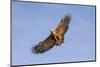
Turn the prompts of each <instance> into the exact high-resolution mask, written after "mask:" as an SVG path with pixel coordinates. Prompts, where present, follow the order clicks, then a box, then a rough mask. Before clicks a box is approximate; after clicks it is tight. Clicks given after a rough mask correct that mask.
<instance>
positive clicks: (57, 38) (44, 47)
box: [32, 15, 71, 54]
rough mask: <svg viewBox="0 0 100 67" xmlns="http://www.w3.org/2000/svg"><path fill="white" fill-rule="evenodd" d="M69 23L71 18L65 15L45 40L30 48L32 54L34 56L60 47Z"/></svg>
mask: <svg viewBox="0 0 100 67" xmlns="http://www.w3.org/2000/svg"><path fill="white" fill-rule="evenodd" d="M70 21H71V16H70V15H65V16H64V18H63V19H61V21H60V23H59V24H58V26H57V27H56V28H54V29H52V30H51V31H50V34H49V36H48V37H47V38H46V39H44V40H43V41H41V42H39V43H38V44H37V45H35V46H34V47H32V52H33V53H34V54H41V53H44V52H46V51H48V50H50V49H51V48H53V47H54V46H60V45H61V44H62V43H64V34H65V33H66V32H67V31H68V28H69V24H70Z"/></svg>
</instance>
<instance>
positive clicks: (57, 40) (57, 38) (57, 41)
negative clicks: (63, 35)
mask: <svg viewBox="0 0 100 67" xmlns="http://www.w3.org/2000/svg"><path fill="white" fill-rule="evenodd" d="M55 40H56V45H59V44H60V42H59V37H58V36H55Z"/></svg>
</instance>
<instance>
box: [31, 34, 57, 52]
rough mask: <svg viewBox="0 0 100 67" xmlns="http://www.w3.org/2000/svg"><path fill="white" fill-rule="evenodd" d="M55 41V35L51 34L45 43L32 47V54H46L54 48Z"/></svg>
mask: <svg viewBox="0 0 100 67" xmlns="http://www.w3.org/2000/svg"><path fill="white" fill-rule="evenodd" d="M54 43H55V39H54V36H53V34H50V35H49V36H48V37H47V38H46V39H45V40H44V41H42V42H39V44H37V45H36V46H35V47H32V52H33V53H35V54H39V53H44V52H46V51H48V50H49V49H51V48H52V47H53V46H54Z"/></svg>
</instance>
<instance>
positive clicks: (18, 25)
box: [12, 1, 95, 65]
mask: <svg viewBox="0 0 100 67" xmlns="http://www.w3.org/2000/svg"><path fill="white" fill-rule="evenodd" d="M69 13H70V14H71V15H72V20H71V22H70V27H69V30H68V32H67V33H66V34H65V43H64V44H62V46H60V47H59V46H55V47H53V48H52V49H51V50H49V51H47V52H45V53H44V54H40V55H35V54H33V53H32V52H31V48H32V46H34V45H36V44H38V42H40V41H42V40H44V39H45V38H46V37H47V36H48V35H49V34H50V30H51V29H53V28H55V27H56V26H57V24H59V21H60V20H61V19H62V18H63V17H64V15H65V14H69ZM88 60H95V7H93V6H79V5H78V6H77V5H61V4H46V3H30V2H15V1H14V2H12V64H13V65H24V64H25V65H26V64H43V63H58V62H75V61H88Z"/></svg>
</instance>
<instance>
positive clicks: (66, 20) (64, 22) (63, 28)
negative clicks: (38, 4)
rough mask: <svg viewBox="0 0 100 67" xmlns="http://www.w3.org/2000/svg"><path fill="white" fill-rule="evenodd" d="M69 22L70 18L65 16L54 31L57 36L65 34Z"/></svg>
mask: <svg viewBox="0 0 100 67" xmlns="http://www.w3.org/2000/svg"><path fill="white" fill-rule="evenodd" d="M70 20H71V16H69V15H65V17H64V18H63V19H62V20H61V21H60V23H59V24H58V26H57V27H56V29H55V30H56V32H57V34H58V35H61V36H62V35H64V34H65V32H67V30H68V28H69V22H70Z"/></svg>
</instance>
